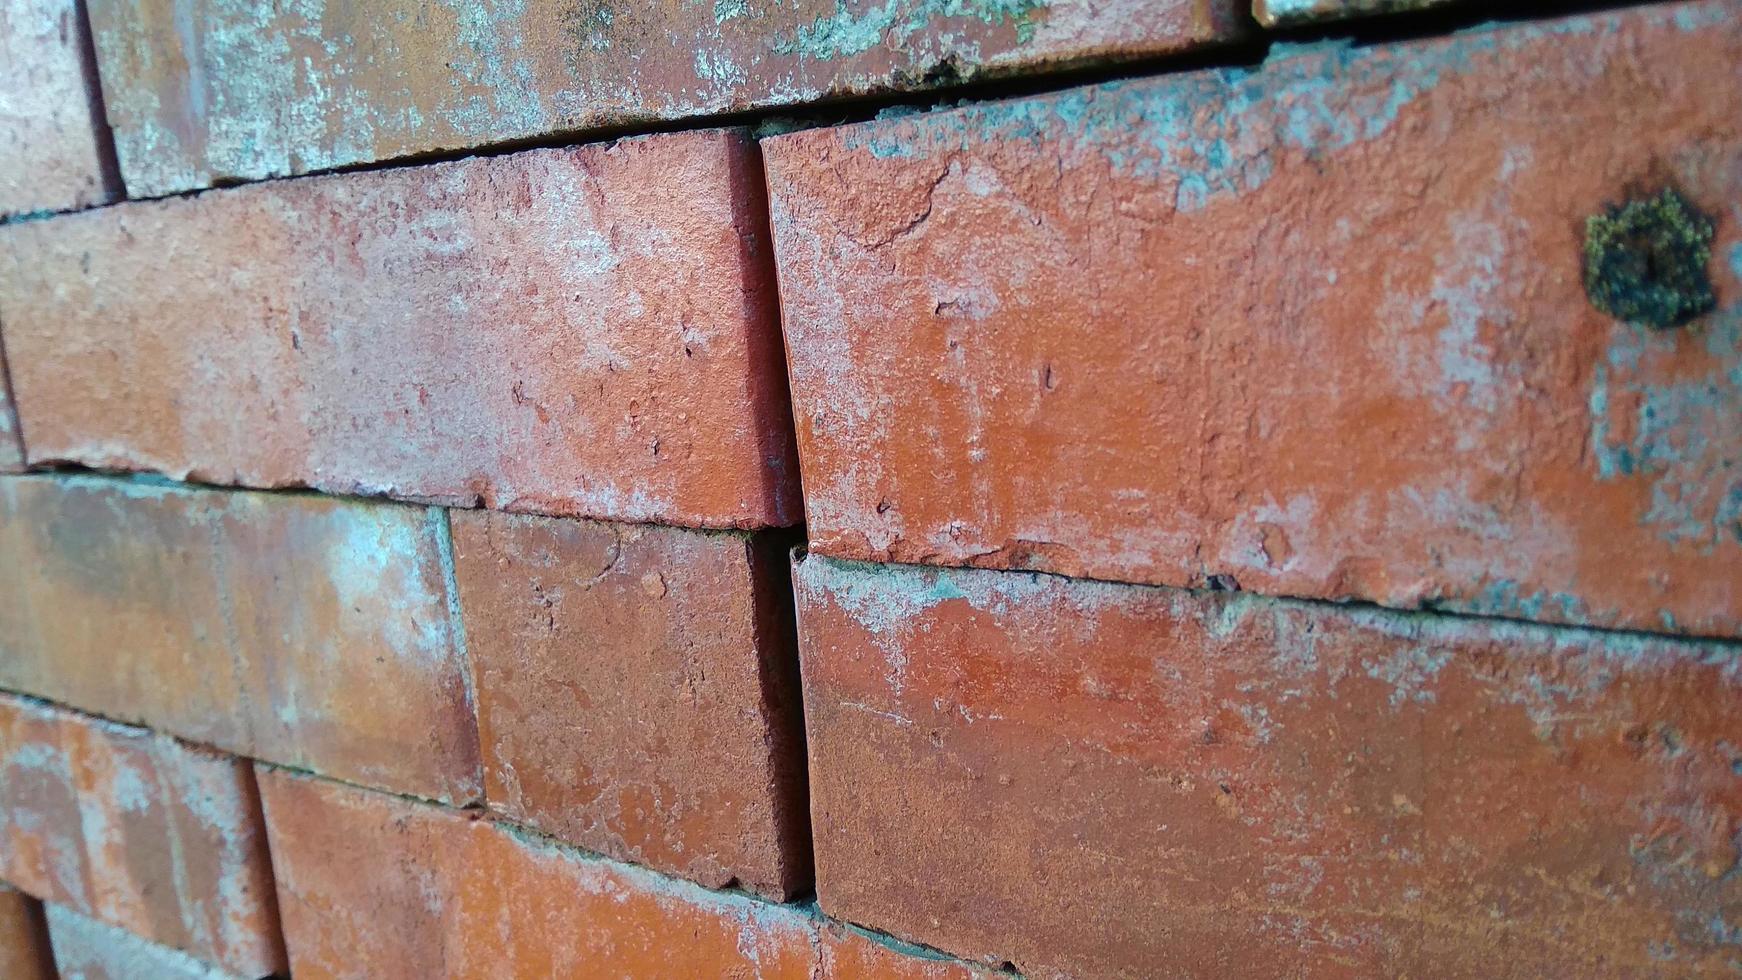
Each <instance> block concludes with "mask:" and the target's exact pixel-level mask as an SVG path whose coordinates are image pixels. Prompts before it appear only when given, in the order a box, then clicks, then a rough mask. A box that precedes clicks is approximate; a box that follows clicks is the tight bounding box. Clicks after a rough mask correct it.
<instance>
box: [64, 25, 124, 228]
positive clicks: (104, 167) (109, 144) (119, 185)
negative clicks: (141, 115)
mask: <svg viewBox="0 0 1742 980" xmlns="http://www.w3.org/2000/svg"><path fill="white" fill-rule="evenodd" d="M73 11H74V16H75V17H77V18H78V30H79V62H80V65H81V67H82V68H83V72H84V76H85V98H86V99H87V100H88V102H89V104H90V113H91V139H92V141H93V142H94V143H95V145H96V147H97V166H98V168H99V169H100V170H101V172H102V179H103V197H104V200H103V202H102V203H105V204H107V203H113V202H115V201H124V200H126V199H127V182H126V180H125V179H123V178H122V176H121V157H120V154H119V153H118V152H117V151H116V149H115V127H114V126H111V125H110V124H109V104H108V102H107V101H106V100H105V99H104V98H103V76H102V72H101V70H100V69H99V68H98V66H97V36H96V34H95V33H93V32H92V30H91V12H90V11H89V10H88V9H86V3H85V0H75V2H74V4H73Z"/></svg>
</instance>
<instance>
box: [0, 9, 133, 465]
mask: <svg viewBox="0 0 1742 980" xmlns="http://www.w3.org/2000/svg"><path fill="white" fill-rule="evenodd" d="M78 8H79V4H78V2H77V0H7V3H5V4H4V5H0V216H4V215H8V214H17V213H20V212H27V211H59V210H67V209H70V208H82V207H89V206H91V205H93V204H102V203H105V202H107V201H109V200H112V199H113V198H114V197H115V196H116V195H117V193H118V192H119V190H120V188H119V185H118V182H117V181H116V178H115V176H114V175H113V174H112V173H109V172H108V171H107V170H106V169H105V166H104V153H105V152H106V151H105V150H104V149H103V147H102V145H101V144H99V142H98V139H99V135H98V134H99V128H100V127H101V126H102V125H103V120H102V117H101V116H100V115H98V114H97V113H98V102H97V83H96V78H95V75H94V73H93V72H92V70H91V69H90V67H89V66H88V65H87V64H86V49H85V45H86V36H85V29H84V24H83V21H82V20H81V19H80V17H79V13H78ZM102 138H103V139H104V140H106V139H107V134H106V132H105V133H104V135H103V137H102ZM0 435H3V434H0Z"/></svg>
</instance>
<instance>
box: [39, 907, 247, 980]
mask: <svg viewBox="0 0 1742 980" xmlns="http://www.w3.org/2000/svg"><path fill="white" fill-rule="evenodd" d="M48 928H49V932H50V934H51V935H52V936H53V939H54V963H55V965H56V966H58V967H59V968H60V976H61V977H62V978H63V980H253V978H255V977H259V976H260V974H259V973H236V972H232V971H230V970H225V969H222V968H219V967H216V966H214V965H212V964H210V963H206V962H204V961H202V960H200V959H198V958H196V957H193V956H189V955H188V954H186V953H184V952H182V951H180V950H177V949H171V948H170V947H168V946H163V945H159V944H157V943H154V942H151V941H150V940H147V939H142V938H140V937H139V936H135V935H134V934H132V933H130V932H128V931H127V930H125V929H117V928H116V927H114V926H111V925H107V924H105V923H102V922H99V921H98V920H96V919H92V918H88V917H86V916H83V915H80V914H78V913H77V912H74V911H73V910H71V909H68V908H63V907H61V906H58V905H54V906H50V907H49V909H48ZM51 976H52V974H51Z"/></svg>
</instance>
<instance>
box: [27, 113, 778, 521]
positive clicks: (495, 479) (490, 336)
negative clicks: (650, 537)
mask: <svg viewBox="0 0 1742 980" xmlns="http://www.w3.org/2000/svg"><path fill="white" fill-rule="evenodd" d="M762 195H763V190H762V181H761V174H760V171H759V169H758V168H757V164H756V161H755V147H754V146H753V145H752V144H751V143H750V142H749V140H748V139H747V138H746V137H745V136H744V134H743V133H741V132H738V131H721V130H715V131H703V132H692V133H680V134H671V135H663V136H649V137H642V138H636V139H626V140H622V141H619V142H617V143H614V144H610V145H593V146H583V147H573V148H566V149H558V150H533V151H528V152H525V153H519V154H513V155H510V156H502V157H492V158H487V159H471V160H465V161H461V162H458V163H448V164H440V165H436V166H432V167H419V168H409V169H400V170H390V171H381V172H372V173H359V174H344V175H339V176H334V177H323V178H316V179H311V180H300V181H288V182H280V183H275V184H267V185H260V186H255V187H247V188H241V189H237V190H226V191H214V192H212V193H209V194H204V195H200V196H198V197H195V198H192V199H182V200H174V201H165V202H158V203H142V204H129V205H124V206H119V207H115V208H106V209H103V210H102V211H98V212H90V213H86V214H81V215H73V216H68V217H63V218H59V219H55V220H51V221H45V222H30V223H27V224H24V225H19V226H15V227H9V228H4V229H0V268H6V269H8V270H10V271H9V274H8V275H6V276H4V277H0V316H3V317H4V318H5V322H6V344H7V350H8V351H9V353H10V354H11V356H12V379H13V386H14V389H15V390H14V394H15V397H16V400H17V403H18V410H19V415H20V418H21V420H22V422H23V424H24V427H25V429H26V431H27V432H28V433H29V439H28V442H27V448H28V451H29V454H30V458H31V460H33V461H36V462H66V461H71V462H77V463H81V464H85V465H90V466H99V467H105V468H119V469H144V470H154V471H159V472H162V473H165V474H168V475H170V476H173V477H175V478H178V479H182V478H193V479H196V480H200V481H202V482H208V483H223V484H241V485H245V486H252V487H297V486H310V487H314V488H316V489H319V490H324V491H327V492H332V493H357V494H363V495H374V494H386V495H391V496H396V497H402V498H410V499H414V500H420V501H441V502H447V503H455V502H459V503H468V504H469V503H474V502H479V501H482V502H483V503H485V504H486V505H488V506H491V507H500V508H502V509H505V510H518V511H534V512H546V513H558V514H564V515H576V516H587V517H604V518H611V519H617V520H632V521H659V522H662V523H669V524H680V525H696V526H707V527H740V526H742V527H749V526H762V525H785V524H789V523H793V522H795V521H797V520H798V518H799V509H798V507H799V505H798V488H797V484H796V470H795V465H794V464H793V457H792V453H793V450H792V448H791V422H790V410H789V408H788V406H787V401H786V385H785V367H784V364H783V361H782V353H781V346H780V338H779V328H778V326H777V325H776V322H775V320H776V315H775V295H774V283H773V280H772V268H771V267H770V264H769V249H768V243H767V240H766V238H767V233H766V228H765V223H764V218H763V214H762V206H761V203H760V202H761V200H762ZM195 393H197V396H196V394H195Z"/></svg>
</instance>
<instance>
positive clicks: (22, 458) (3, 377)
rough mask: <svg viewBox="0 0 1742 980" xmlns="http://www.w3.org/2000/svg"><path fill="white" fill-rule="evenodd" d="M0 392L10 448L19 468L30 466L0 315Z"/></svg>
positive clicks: (0, 413)
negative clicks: (14, 453)
mask: <svg viewBox="0 0 1742 980" xmlns="http://www.w3.org/2000/svg"><path fill="white" fill-rule="evenodd" d="M0 392H3V393H4V394H5V396H6V397H4V398H0V416H4V418H3V419H0V421H8V422H11V423H12V425H11V429H12V438H11V442H12V446H13V448H14V449H16V450H17V451H18V465H19V467H20V468H23V467H26V466H29V465H30V455H29V454H28V453H27V452H26V451H25V446H24V419H23V417H22V416H20V415H19V414H18V389H17V388H16V387H14V386H13V384H12V363H11V362H10V361H8V360H7V359H6V320H5V317H4V316H3V315H0Z"/></svg>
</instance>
